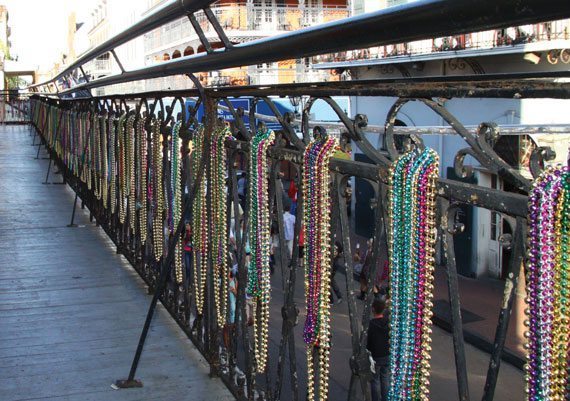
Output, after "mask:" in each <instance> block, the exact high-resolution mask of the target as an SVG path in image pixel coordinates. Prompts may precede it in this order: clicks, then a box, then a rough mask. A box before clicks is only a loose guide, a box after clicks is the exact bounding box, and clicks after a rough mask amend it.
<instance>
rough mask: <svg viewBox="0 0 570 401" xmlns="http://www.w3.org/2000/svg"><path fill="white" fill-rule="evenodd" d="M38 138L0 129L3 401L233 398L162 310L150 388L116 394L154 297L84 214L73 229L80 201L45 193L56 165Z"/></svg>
mask: <svg viewBox="0 0 570 401" xmlns="http://www.w3.org/2000/svg"><path fill="white" fill-rule="evenodd" d="M29 133H30V131H29V130H28V128H27V127H22V126H0V400H2V401H12V400H48V399H49V400H82V401H89V400H97V401H100V400H105V401H114V400H125V401H126V400H150V399H152V400H203V399H204V400H205V399H217V400H230V399H233V397H232V396H231V394H230V393H229V391H228V390H227V389H226V387H225V386H224V385H223V383H222V382H221V381H220V380H218V379H210V378H209V377H208V366H207V364H206V362H205V361H204V359H203V357H202V356H201V355H200V354H199V353H198V351H197V350H196V349H195V348H194V346H193V345H192V343H191V342H190V341H189V340H188V339H187V338H186V336H185V334H184V333H183V332H182V331H181V330H180V329H179V327H178V326H177V325H176V323H175V322H174V321H173V320H172V319H171V318H170V317H169V316H168V314H167V312H166V311H165V310H164V309H163V308H162V307H160V306H159V307H158V310H157V314H156V316H155V319H154V322H153V324H152V326H151V329H150V332H149V336H148V339H147V345H146V348H145V350H144V352H143V354H142V358H141V362H140V365H139V370H138V372H137V375H136V378H138V379H140V380H142V381H143V383H144V387H143V388H139V389H128V390H113V389H111V387H110V385H111V384H112V383H113V382H114V381H115V380H117V379H122V378H126V376H127V375H128V373H129V368H130V364H131V361H132V358H133V355H134V352H135V348H136V346H137V343H138V337H139V335H140V332H141V329H142V325H143V321H144V317H145V314H146V311H147V308H148V305H149V303H150V297H149V296H147V295H145V290H144V288H145V287H144V285H143V282H142V280H141V279H140V278H139V276H138V275H137V274H136V273H135V272H134V270H133V269H132V268H131V267H130V265H129V264H128V263H127V262H126V260H125V259H123V258H122V257H121V256H119V255H117V254H116V253H115V250H114V248H113V247H112V246H111V242H110V240H109V239H108V238H107V237H106V236H105V234H104V233H103V231H102V230H101V229H100V228H98V227H95V225H94V224H92V223H89V219H88V215H87V214H86V213H84V211H82V210H81V209H80V208H78V215H77V216H76V222H77V223H79V225H80V226H79V227H77V228H68V227H66V225H67V224H68V223H69V219H70V217H71V210H72V202H73V197H74V195H73V192H72V191H71V190H70V189H69V187H67V186H66V185H42V184H41V183H42V182H43V180H44V178H45V174H46V170H47V165H48V160H45V159H41V156H44V155H45V153H44V152H43V148H42V152H41V153H40V159H39V160H36V159H35V156H36V152H37V147H32V146H30V145H31V143H32V137H31V136H30V135H29ZM52 171H53V170H52ZM60 180H61V177H60V176H59V175H53V174H52V175H51V177H50V181H56V182H57V181H60Z"/></svg>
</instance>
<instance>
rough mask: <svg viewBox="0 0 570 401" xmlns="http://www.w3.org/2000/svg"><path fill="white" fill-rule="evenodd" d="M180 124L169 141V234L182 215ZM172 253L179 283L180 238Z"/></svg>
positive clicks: (181, 278) (175, 126)
mask: <svg viewBox="0 0 570 401" xmlns="http://www.w3.org/2000/svg"><path fill="white" fill-rule="evenodd" d="M181 126H182V121H177V122H176V123H175V124H174V125H173V126H172V136H171V142H170V155H171V167H170V185H171V194H172V195H171V202H170V205H169V210H170V213H171V216H172V217H171V218H170V221H169V225H170V227H169V228H170V230H169V231H170V234H171V235H172V234H174V231H175V229H176V226H177V225H178V222H179V221H180V218H181V217H182V209H181V207H182V188H183V187H182V182H181V181H182V180H181V178H182V157H181V155H182V154H181V151H182V139H181V138H180V136H179V133H180V127H181ZM174 253H175V254H174V273H175V276H176V282H177V283H178V284H180V283H182V280H183V278H184V276H183V272H182V240H180V241H178V242H177V243H176V248H175V249H174Z"/></svg>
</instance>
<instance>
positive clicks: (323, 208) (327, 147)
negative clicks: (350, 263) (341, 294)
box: [303, 134, 338, 401]
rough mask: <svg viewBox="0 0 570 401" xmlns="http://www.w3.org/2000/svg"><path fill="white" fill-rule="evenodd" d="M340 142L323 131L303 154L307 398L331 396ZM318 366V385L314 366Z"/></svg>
mask: <svg viewBox="0 0 570 401" xmlns="http://www.w3.org/2000/svg"><path fill="white" fill-rule="evenodd" d="M337 149H338V142H337V140H336V139H334V138H329V137H328V136H326V135H324V134H319V136H318V137H315V139H314V140H313V141H312V142H310V143H309V145H308V146H307V148H306V149H305V154H304V158H303V199H304V202H305V203H304V215H303V230H304V236H305V239H306V241H305V244H306V245H305V246H306V252H305V257H304V259H305V296H306V299H307V319H306V321H305V326H304V330H303V338H304V340H305V343H306V344H307V375H308V383H307V386H308V389H307V399H308V400H309V401H312V400H314V399H315V390H318V393H319V397H318V399H319V400H321V401H323V400H326V399H327V396H328V379H329V356H330V306H329V291H330V268H331V260H330V259H331V232H330V231H331V228H330V219H331V204H330V176H329V161H330V158H331V157H332V155H333V154H334V152H335V151H336V150H337ZM317 363H318V366H319V374H318V376H319V382H318V387H317V388H315V371H314V366H315V364H317Z"/></svg>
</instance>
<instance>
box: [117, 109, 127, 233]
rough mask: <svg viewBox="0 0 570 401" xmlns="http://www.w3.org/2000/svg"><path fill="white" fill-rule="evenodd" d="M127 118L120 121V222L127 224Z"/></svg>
mask: <svg viewBox="0 0 570 401" xmlns="http://www.w3.org/2000/svg"><path fill="white" fill-rule="evenodd" d="M126 121H127V120H126V118H123V119H121V120H119V222H120V223H121V224H125V217H126V215H127V208H126V205H125V203H126V198H127V143H126V142H127V129H126Z"/></svg>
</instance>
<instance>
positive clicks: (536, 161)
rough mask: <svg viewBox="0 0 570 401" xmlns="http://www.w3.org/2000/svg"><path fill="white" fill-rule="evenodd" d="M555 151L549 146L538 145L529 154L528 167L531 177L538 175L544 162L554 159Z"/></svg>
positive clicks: (542, 168)
mask: <svg viewBox="0 0 570 401" xmlns="http://www.w3.org/2000/svg"><path fill="white" fill-rule="evenodd" d="M555 158H556V152H555V151H554V150H553V149H552V148H551V147H549V146H538V147H536V148H535V149H534V150H533V151H532V154H531V155H530V162H529V168H530V173H531V174H532V177H533V178H536V177H538V176H539V175H540V174H541V173H542V171H543V170H544V162H547V161H551V160H554V159H555Z"/></svg>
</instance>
